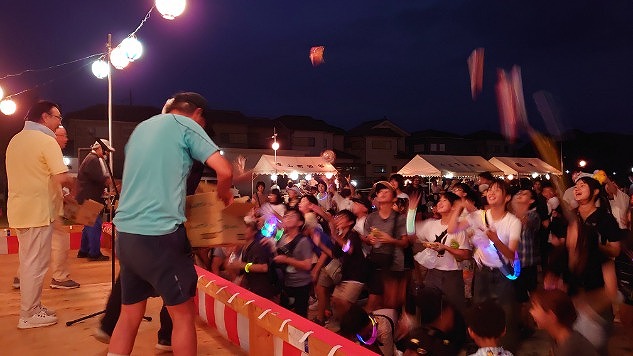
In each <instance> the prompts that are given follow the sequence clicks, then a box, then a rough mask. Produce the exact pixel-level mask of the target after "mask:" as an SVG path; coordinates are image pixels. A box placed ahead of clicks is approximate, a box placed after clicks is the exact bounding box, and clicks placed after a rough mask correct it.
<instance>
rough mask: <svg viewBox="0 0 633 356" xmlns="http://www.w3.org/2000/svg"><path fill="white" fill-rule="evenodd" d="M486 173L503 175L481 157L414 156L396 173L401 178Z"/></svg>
mask: <svg viewBox="0 0 633 356" xmlns="http://www.w3.org/2000/svg"><path fill="white" fill-rule="evenodd" d="M485 171H488V172H490V173H492V174H503V172H502V171H501V170H499V168H497V167H495V166H494V165H492V164H491V163H490V162H488V161H486V159H485V158H483V157H481V156H450V155H416V156H415V157H413V159H411V161H409V163H407V164H406V165H405V166H404V167H402V169H400V170H399V171H398V173H400V174H402V175H403V176H414V175H421V176H442V175H445V174H448V173H452V174H453V175H455V176H474V175H477V174H479V173H481V172H485Z"/></svg>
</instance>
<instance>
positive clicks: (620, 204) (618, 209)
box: [609, 189, 629, 229]
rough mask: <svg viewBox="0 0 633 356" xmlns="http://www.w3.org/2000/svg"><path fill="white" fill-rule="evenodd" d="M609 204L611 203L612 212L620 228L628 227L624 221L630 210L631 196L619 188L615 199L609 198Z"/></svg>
mask: <svg viewBox="0 0 633 356" xmlns="http://www.w3.org/2000/svg"><path fill="white" fill-rule="evenodd" d="M609 204H611V213H612V214H613V216H614V217H615V220H616V221H617V222H618V226H620V229H626V228H627V226H626V224H625V223H624V222H625V221H626V213H627V211H628V210H629V196H628V195H626V193H624V192H623V191H621V190H619V189H618V190H617V191H616V192H615V195H614V197H613V199H612V200H611V199H609Z"/></svg>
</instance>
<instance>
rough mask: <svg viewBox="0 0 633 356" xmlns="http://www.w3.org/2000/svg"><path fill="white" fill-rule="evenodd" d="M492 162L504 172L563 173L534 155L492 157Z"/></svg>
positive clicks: (516, 173)
mask: <svg viewBox="0 0 633 356" xmlns="http://www.w3.org/2000/svg"><path fill="white" fill-rule="evenodd" d="M490 163H492V164H494V165H495V166H497V167H499V169H501V170H502V171H503V174H515V175H520V174H532V173H539V174H545V173H551V174H555V175H561V174H562V172H561V171H560V170H558V169H556V168H554V167H552V166H551V165H549V164H547V163H545V162H544V161H542V160H541V159H539V158H532V157H492V158H491V159H490Z"/></svg>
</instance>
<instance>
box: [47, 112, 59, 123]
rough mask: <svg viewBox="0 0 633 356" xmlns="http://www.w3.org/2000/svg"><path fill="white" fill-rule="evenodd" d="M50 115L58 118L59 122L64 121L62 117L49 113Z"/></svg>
mask: <svg viewBox="0 0 633 356" xmlns="http://www.w3.org/2000/svg"><path fill="white" fill-rule="evenodd" d="M49 115H50V116H52V117H56V118H58V119H59V121H62V116H61V115H54V114H51V113H49Z"/></svg>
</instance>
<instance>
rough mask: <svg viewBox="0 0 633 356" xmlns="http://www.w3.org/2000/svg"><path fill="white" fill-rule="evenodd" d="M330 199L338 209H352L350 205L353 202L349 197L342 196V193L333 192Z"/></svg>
mask: <svg viewBox="0 0 633 356" xmlns="http://www.w3.org/2000/svg"><path fill="white" fill-rule="evenodd" d="M332 200H333V201H334V202H335V203H336V208H337V210H338V211H341V210H345V209H347V210H349V211H352V206H353V205H354V202H353V201H352V200H351V199H350V198H343V196H342V195H340V194H339V193H338V192H336V193H334V196H333V197H332Z"/></svg>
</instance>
